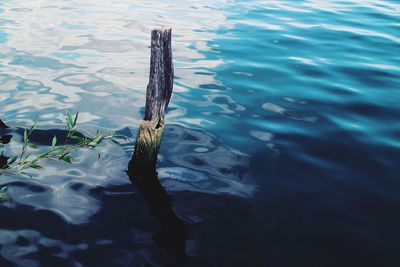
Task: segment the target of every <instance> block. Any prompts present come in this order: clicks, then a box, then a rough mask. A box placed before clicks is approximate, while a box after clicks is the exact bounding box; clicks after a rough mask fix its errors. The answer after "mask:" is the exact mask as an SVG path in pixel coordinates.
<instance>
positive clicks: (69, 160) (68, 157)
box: [61, 155, 72, 164]
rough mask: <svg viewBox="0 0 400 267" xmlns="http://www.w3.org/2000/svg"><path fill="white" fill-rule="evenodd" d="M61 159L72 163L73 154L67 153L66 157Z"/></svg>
mask: <svg viewBox="0 0 400 267" xmlns="http://www.w3.org/2000/svg"><path fill="white" fill-rule="evenodd" d="M61 160H63V161H65V162H68V163H71V164H72V161H71V156H70V155H65V156H64V157H62V159H61Z"/></svg>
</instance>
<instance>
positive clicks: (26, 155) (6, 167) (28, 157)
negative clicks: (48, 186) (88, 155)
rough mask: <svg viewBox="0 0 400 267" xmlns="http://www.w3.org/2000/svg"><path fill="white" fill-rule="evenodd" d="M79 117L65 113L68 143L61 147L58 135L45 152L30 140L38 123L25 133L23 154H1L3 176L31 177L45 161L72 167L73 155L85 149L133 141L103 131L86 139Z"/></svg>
mask: <svg viewBox="0 0 400 267" xmlns="http://www.w3.org/2000/svg"><path fill="white" fill-rule="evenodd" d="M78 116H79V113H78V112H77V113H76V114H75V115H74V116H73V115H72V114H71V112H69V111H68V110H66V111H65V118H66V126H67V131H68V132H67V135H66V138H65V140H64V142H63V143H62V144H60V142H59V140H57V136H56V135H55V136H54V137H53V139H52V140H51V145H50V148H49V149H45V150H40V149H39V148H38V146H37V145H36V144H35V143H33V142H31V140H30V136H31V134H32V133H33V132H34V131H35V129H36V127H37V123H34V124H33V125H32V126H31V127H30V128H29V129H25V130H24V136H23V146H22V149H21V152H20V153H19V154H18V155H14V156H12V157H6V156H4V155H3V153H2V154H1V156H0V157H1V158H0V176H1V175H10V174H20V175H24V176H29V177H31V176H30V174H29V173H28V172H27V171H28V170H29V169H42V168H43V167H42V161H43V160H45V159H48V160H59V161H64V162H67V163H72V158H71V152H72V151H74V150H77V149H81V148H87V149H93V148H96V147H97V146H98V145H99V144H100V142H102V141H104V140H110V141H112V142H114V143H116V144H120V142H119V140H121V139H122V140H125V141H129V138H128V137H127V136H125V135H120V134H116V133H105V132H104V131H103V130H97V131H96V134H95V135H94V136H92V137H86V136H83V135H82V134H80V133H79V131H78V129H77V127H76V124H77V121H78ZM36 151H40V152H36ZM4 192H5V191H4ZM0 193H1V192H0Z"/></svg>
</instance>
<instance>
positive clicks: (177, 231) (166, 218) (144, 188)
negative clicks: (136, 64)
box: [127, 29, 187, 263]
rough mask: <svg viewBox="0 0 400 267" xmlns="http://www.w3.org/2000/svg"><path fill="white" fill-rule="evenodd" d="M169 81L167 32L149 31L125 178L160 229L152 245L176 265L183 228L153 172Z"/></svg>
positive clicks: (183, 247)
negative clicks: (143, 87)
mask: <svg viewBox="0 0 400 267" xmlns="http://www.w3.org/2000/svg"><path fill="white" fill-rule="evenodd" d="M173 78H174V71H173V63H172V49H171V29H155V30H152V32H151V57H150V77H149V84H148V86H147V92H146V109H145V115H144V119H143V121H142V122H141V123H140V126H139V132H138V135H137V138H136V143H135V150H134V153H133V156H132V159H131V160H130V162H129V166H128V171H127V174H128V176H129V179H130V180H131V182H132V183H133V184H134V185H135V186H136V187H137V188H138V190H139V192H140V193H141V194H142V195H143V197H144V198H145V200H146V202H147V204H148V206H149V209H150V213H151V214H152V215H153V216H154V217H155V218H156V219H157V221H158V222H159V224H160V226H161V229H160V231H159V232H157V233H155V234H154V235H153V240H154V242H155V243H156V244H157V245H158V246H160V247H161V248H163V249H165V250H166V251H167V252H168V253H169V254H171V255H172V256H173V257H174V258H175V261H176V263H181V262H183V261H184V260H185V258H186V239H187V233H186V226H185V224H184V222H183V221H182V220H181V219H180V218H179V217H178V216H176V214H175V213H174V211H173V209H172V204H171V199H170V197H169V195H168V194H167V192H166V191H165V189H164V188H163V186H162V185H161V184H160V182H159V180H158V175H157V170H156V168H157V154H158V151H159V148H160V143H161V136H162V132H163V129H164V125H165V121H164V116H165V111H166V109H167V107H168V103H169V100H170V98H171V94H172V88H173Z"/></svg>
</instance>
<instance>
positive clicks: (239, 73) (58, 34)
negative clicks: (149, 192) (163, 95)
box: [0, 0, 400, 266]
mask: <svg viewBox="0 0 400 267" xmlns="http://www.w3.org/2000/svg"><path fill="white" fill-rule="evenodd" d="M399 14H400V4H399V3H398V2H397V1H391V0H379V1H372V0H358V1H355V0H354V1H330V0H308V1H284V0H273V1H261V0H252V1H225V0H218V1H209V0H205V1H197V0H195V1H181V0H179V1H173V2H171V3H167V2H165V1H150V2H148V1H133V2H132V1H126V0H120V1H111V2H110V1H98V0H92V1H84V2H83V1H77V0H72V1H61V0H60V1H58V0H56V1H49V0H41V1H21V0H6V1H1V0H0V102H1V105H0V117H1V119H2V120H3V121H5V122H6V123H7V124H9V125H10V126H12V127H14V128H15V127H29V126H30V125H31V124H32V123H33V121H34V120H37V121H38V122H39V125H40V127H41V128H44V129H47V130H49V131H50V132H51V131H53V130H54V129H55V128H61V127H62V125H63V121H64V117H63V113H64V109H71V110H79V111H80V117H79V123H80V128H81V129H82V131H83V133H85V134H90V133H94V132H95V131H96V129H97V128H104V129H107V130H110V131H119V132H122V133H125V134H128V135H130V136H132V137H134V136H135V133H136V131H137V125H138V124H139V121H140V119H141V117H142V115H143V104H144V100H145V88H146V85H147V79H148V76H147V75H148V68H149V38H150V37H149V33H150V30H151V29H152V28H154V27H160V26H162V25H167V26H171V27H172V28H173V54H174V64H175V75H176V77H175V85H174V95H173V98H172V100H171V104H170V107H169V110H168V114H167V119H168V123H167V126H166V128H165V132H164V136H163V143H162V146H161V151H160V154H159V178H160V181H161V183H162V185H163V186H164V187H165V188H166V189H167V191H168V192H169V194H171V197H172V198H173V199H174V209H175V211H176V213H177V215H178V216H179V217H181V218H183V219H184V221H185V222H186V224H187V226H188V229H189V237H188V241H187V252H188V254H189V255H190V259H189V262H188V266H293V265H294V264H295V265H296V266H394V265H396V264H395V260H396V256H397V254H396V248H397V247H398V244H397V243H398V240H400V231H399V230H398V229H397V228H398V225H399V224H400V217H399V216H398V215H397V214H398V213H399V207H400V196H399V194H398V192H399V189H400V180H399V173H400V169H399V167H398V159H399V158H400V141H399V140H400V123H399V120H398V118H399V116H400V106H399V105H398V101H399V99H400V67H399V66H400V57H399V56H398V54H400V53H399V52H400V49H399V48H400V35H399V33H400V16H399ZM13 134H14V137H13V139H12V141H11V142H10V144H8V145H7V146H4V147H2V149H3V150H4V153H5V154H12V153H13V151H18V150H19V149H20V147H21V138H22V137H21V136H20V135H19V134H18V132H14V133H13ZM99 152H100V154H101V157H100V159H99V158H98V153H97V152H87V151H80V152H79V153H77V155H76V157H75V158H76V162H75V164H74V165H73V166H70V165H68V166H66V165H64V164H59V163H54V162H48V163H46V164H45V171H35V172H33V174H32V175H33V179H26V178H21V177H11V176H10V177H8V176H7V177H1V181H0V187H2V186H3V185H7V187H8V188H9V192H10V195H11V196H12V197H13V199H14V201H15V203H14V205H8V204H2V205H1V206H0V216H1V220H0V247H1V252H0V255H1V257H0V265H1V266H99V265H98V262H99V260H100V261H101V262H103V263H104V264H105V265H104V266H144V265H145V264H150V265H152V266H153V265H154V266H164V263H165V262H168V257H166V256H165V255H164V254H163V253H162V252H161V250H160V249H159V248H157V247H156V246H155V244H154V243H153V241H152V236H151V233H152V230H151V229H150V228H156V225H155V222H153V221H152V220H151V217H150V215H149V211H147V207H146V204H145V202H144V200H143V199H142V198H141V197H140V195H139V194H138V191H137V189H135V188H134V187H132V185H130V183H129V181H128V178H127V177H126V175H125V174H124V170H125V169H126V166H127V163H128V160H129V157H130V154H131V153H132V144H127V145H125V146H123V147H115V146H111V145H105V146H104V147H102V148H101V149H100V151H99ZM26 218H30V219H29V220H27V219H26Z"/></svg>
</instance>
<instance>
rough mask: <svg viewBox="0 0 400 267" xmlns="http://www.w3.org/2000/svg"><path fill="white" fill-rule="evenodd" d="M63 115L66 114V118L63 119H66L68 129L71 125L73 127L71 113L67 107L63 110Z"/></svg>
mask: <svg viewBox="0 0 400 267" xmlns="http://www.w3.org/2000/svg"><path fill="white" fill-rule="evenodd" d="M65 115H66V118H65V120H66V121H67V126H68V129H70V130H71V129H72V127H73V124H74V120H73V119H72V114H71V112H69V111H68V110H67V109H66V110H65Z"/></svg>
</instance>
